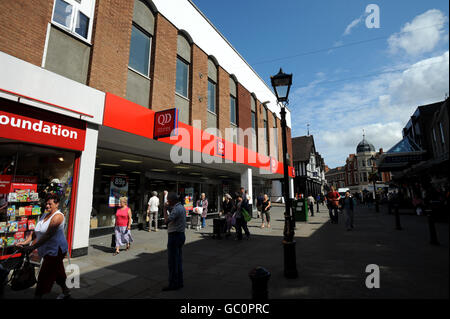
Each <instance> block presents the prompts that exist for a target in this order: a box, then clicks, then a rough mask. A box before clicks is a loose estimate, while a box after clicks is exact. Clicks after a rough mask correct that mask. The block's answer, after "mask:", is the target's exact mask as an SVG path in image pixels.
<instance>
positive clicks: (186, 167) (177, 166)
mask: <svg viewBox="0 0 450 319" xmlns="http://www.w3.org/2000/svg"><path fill="white" fill-rule="evenodd" d="M174 168H180V169H188V168H189V166H183V165H176V166H174Z"/></svg>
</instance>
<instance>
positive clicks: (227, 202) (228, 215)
mask: <svg viewBox="0 0 450 319" xmlns="http://www.w3.org/2000/svg"><path fill="white" fill-rule="evenodd" d="M233 212H234V201H233V198H232V197H231V195H230V194H228V193H227V194H225V199H224V201H223V214H224V216H225V220H226V223H227V228H226V230H225V236H227V237H228V236H230V235H231V227H232V225H231V220H232V219H233Z"/></svg>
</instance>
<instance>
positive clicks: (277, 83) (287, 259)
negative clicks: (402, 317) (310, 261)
mask: <svg viewBox="0 0 450 319" xmlns="http://www.w3.org/2000/svg"><path fill="white" fill-rule="evenodd" d="M270 81H271V83H272V86H273V88H274V91H275V95H276V96H277V102H278V103H279V104H280V106H281V111H280V115H281V131H282V142H283V168H284V183H283V196H284V202H285V209H286V211H285V213H284V232H283V235H284V239H283V248H284V276H285V277H286V278H297V277H298V272H297V262H296V256H295V244H296V243H295V240H294V235H295V232H294V229H295V220H294V216H293V214H292V202H291V198H290V196H289V164H288V151H287V138H286V127H287V125H286V109H285V108H286V105H287V104H288V103H289V101H288V96H289V90H290V88H291V85H292V74H285V73H283V70H282V69H280V72H278V74H277V75H274V76H271V77H270Z"/></svg>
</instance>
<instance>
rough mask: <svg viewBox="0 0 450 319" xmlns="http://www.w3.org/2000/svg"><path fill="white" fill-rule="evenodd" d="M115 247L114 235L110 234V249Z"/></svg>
mask: <svg viewBox="0 0 450 319" xmlns="http://www.w3.org/2000/svg"><path fill="white" fill-rule="evenodd" d="M115 247H116V234H112V236H111V248H115Z"/></svg>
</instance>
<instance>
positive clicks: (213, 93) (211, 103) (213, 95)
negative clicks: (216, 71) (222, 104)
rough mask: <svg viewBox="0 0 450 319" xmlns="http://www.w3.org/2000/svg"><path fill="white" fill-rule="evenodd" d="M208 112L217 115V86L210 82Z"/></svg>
mask: <svg viewBox="0 0 450 319" xmlns="http://www.w3.org/2000/svg"><path fill="white" fill-rule="evenodd" d="M208 110H210V111H211V112H213V113H216V85H215V84H214V83H213V82H211V81H208Z"/></svg>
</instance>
